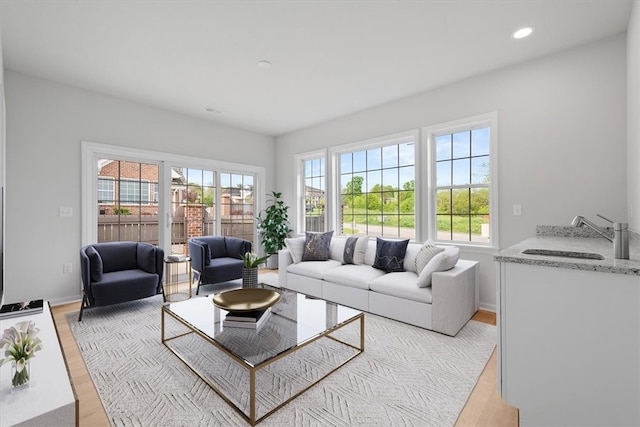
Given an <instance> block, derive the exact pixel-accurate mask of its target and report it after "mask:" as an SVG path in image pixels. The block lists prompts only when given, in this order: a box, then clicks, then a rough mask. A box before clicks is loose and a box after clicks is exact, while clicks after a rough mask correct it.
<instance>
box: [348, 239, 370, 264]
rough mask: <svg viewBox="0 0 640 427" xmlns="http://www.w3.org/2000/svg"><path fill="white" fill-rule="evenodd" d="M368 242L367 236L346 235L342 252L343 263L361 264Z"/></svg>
mask: <svg viewBox="0 0 640 427" xmlns="http://www.w3.org/2000/svg"><path fill="white" fill-rule="evenodd" d="M368 242H369V237H368V236H352V237H348V238H347V240H346V243H345V245H344V253H343V254H342V259H343V264H363V263H364V253H365V251H366V249H367V243H368Z"/></svg>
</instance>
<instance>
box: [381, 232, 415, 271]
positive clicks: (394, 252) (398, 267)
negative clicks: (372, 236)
mask: <svg viewBox="0 0 640 427" xmlns="http://www.w3.org/2000/svg"><path fill="white" fill-rule="evenodd" d="M408 245H409V239H406V240H384V239H381V238H379V237H378V238H377V241H376V259H375V261H374V263H373V268H377V269H380V270H384V271H386V272H387V273H392V272H396V271H405V270H404V255H405V254H406V253H407V246H408Z"/></svg>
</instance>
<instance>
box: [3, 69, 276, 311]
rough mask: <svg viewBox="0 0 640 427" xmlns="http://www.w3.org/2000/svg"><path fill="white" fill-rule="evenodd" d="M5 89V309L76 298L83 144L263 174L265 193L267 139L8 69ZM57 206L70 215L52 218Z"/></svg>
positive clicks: (269, 167) (270, 167) (269, 160)
mask: <svg viewBox="0 0 640 427" xmlns="http://www.w3.org/2000/svg"><path fill="white" fill-rule="evenodd" d="M5 83H6V102H7V159H8V162H7V187H8V189H9V190H8V191H7V216H6V222H7V232H6V248H7V251H6V266H7V268H6V275H5V277H6V285H7V286H6V287H7V289H6V293H7V295H6V301H9V302H12V301H22V300H28V299H33V298H45V299H49V300H51V301H52V302H54V303H55V302H62V301H69V300H73V299H78V298H80V274H79V268H80V265H79V262H80V259H79V248H80V242H81V224H80V209H81V199H80V198H81V191H80V172H81V165H80V142H81V141H82V140H86V141H91V142H100V143H106V144H112V145H121V146H126V147H134V148H139V149H146V150H155V151H161V152H167V153H176V154H182V155H187V156H194V157H200V158H208V159H216V160H223V161H228V162H234V163H243V164H249V165H255V166H262V167H264V168H265V169H266V171H267V180H266V181H267V182H266V188H267V189H268V190H269V189H271V188H272V187H273V184H274V182H275V175H274V171H275V154H274V145H275V141H274V138H273V137H270V136H265V135H260V134H256V133H252V132H248V131H244V130H240V129H235V128H231V127H228V126H224V125H219V124H215V123H213V122H209V121H204V120H200V119H195V118H190V117H186V116H183V115H179V114H175V113H172V112H168V111H164V110H160V109H155V108H151V107H147V106H143V105H139V104H135V103H132V102H128V101H124V100H121V99H117V98H113V97H109V96H105V95H101V94H97V93H93V92H88V91H84V90H80V89H76V88H72V87H69V86H64V85H60V84H56V83H53V82H50V81H47V80H41V79H37V78H33V77H29V76H26V75H24V74H19V73H16V72H13V71H11V70H5ZM60 206H70V207H72V208H73V213H74V215H73V217H71V218H64V217H59V216H58V208H59V207H60ZM69 262H71V263H73V272H72V274H63V273H62V264H63V263H69Z"/></svg>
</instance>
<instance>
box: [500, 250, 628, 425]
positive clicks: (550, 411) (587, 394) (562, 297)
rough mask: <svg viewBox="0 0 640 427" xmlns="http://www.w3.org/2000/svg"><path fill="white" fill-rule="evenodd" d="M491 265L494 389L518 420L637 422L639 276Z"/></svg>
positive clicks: (544, 422)
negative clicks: (494, 269)
mask: <svg viewBox="0 0 640 427" xmlns="http://www.w3.org/2000/svg"><path fill="white" fill-rule="evenodd" d="M498 265H499V274H500V276H499V277H500V286H499V289H498V295H497V296H498V299H497V304H498V315H499V327H498V334H499V336H498V350H499V351H498V357H499V361H498V387H499V389H500V392H501V394H502V397H503V399H504V400H505V401H506V402H508V403H509V404H511V405H513V406H516V407H517V408H519V410H520V425H521V426H563V425H564V426H568V425H573V426H576V425H580V426H605V425H606V426H638V425H640V276H634V275H625V274H613V273H604V272H596V271H584V270H572V269H565V268H554V267H543V266H534V265H524V264H518V263H509V262H502V263H499V264H498Z"/></svg>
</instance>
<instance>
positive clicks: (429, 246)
mask: <svg viewBox="0 0 640 427" xmlns="http://www.w3.org/2000/svg"><path fill="white" fill-rule="evenodd" d="M443 251H444V248H443V247H440V246H436V245H434V244H433V243H431V242H425V244H424V246H422V247H421V248H420V250H419V251H418V254H417V255H416V259H415V263H414V265H415V272H416V273H417V274H420V273H421V272H422V270H423V269H424V268H425V267H426V265H427V264H428V263H429V261H431V258H433V257H434V256H436V255H437V254H438V253H440V252H443Z"/></svg>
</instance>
